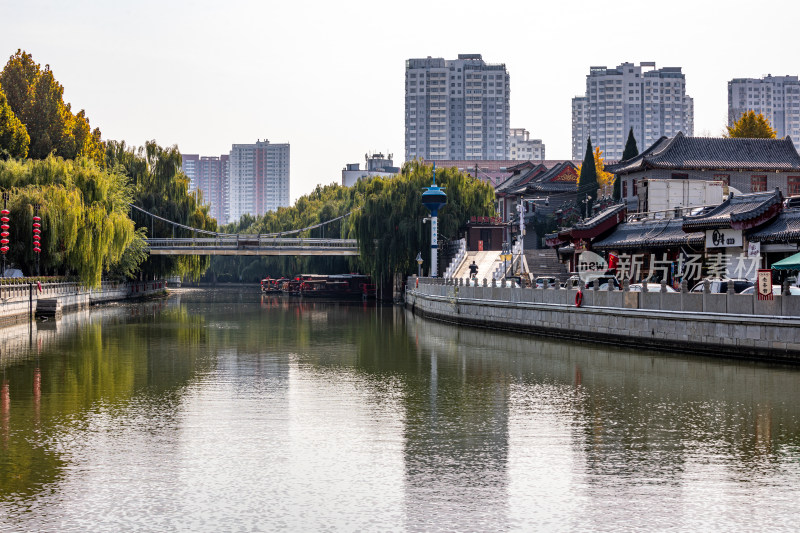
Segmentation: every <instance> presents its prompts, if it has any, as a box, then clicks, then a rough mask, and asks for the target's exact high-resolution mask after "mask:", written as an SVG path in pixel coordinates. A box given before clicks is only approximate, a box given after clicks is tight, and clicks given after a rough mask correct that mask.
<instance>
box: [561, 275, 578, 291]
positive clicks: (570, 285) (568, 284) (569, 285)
mask: <svg viewBox="0 0 800 533" xmlns="http://www.w3.org/2000/svg"><path fill="white" fill-rule="evenodd" d="M580 281H581V278H580V277H579V276H570V277H569V279H568V280H567V281H565V282H564V283H562V284H561V287H562V288H564V289H577V288H578V284H579V282H580Z"/></svg>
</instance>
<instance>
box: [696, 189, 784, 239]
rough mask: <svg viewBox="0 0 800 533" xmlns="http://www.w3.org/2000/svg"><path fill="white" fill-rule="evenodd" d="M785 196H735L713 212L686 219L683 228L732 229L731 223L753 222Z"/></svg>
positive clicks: (776, 193) (763, 193) (765, 193)
mask: <svg viewBox="0 0 800 533" xmlns="http://www.w3.org/2000/svg"><path fill="white" fill-rule="evenodd" d="M782 201H783V196H782V195H781V193H780V191H778V190H777V189H776V190H773V191H767V192H754V193H750V194H740V195H739V196H733V197H730V198H728V199H727V200H725V201H724V202H722V203H721V204H720V205H718V206H717V207H715V208H714V209H712V210H711V211H709V212H707V213H704V214H702V215H698V216H695V217H686V218H685V219H684V221H683V227H684V228H685V229H686V231H692V230H701V229H702V230H706V229H716V228H726V227H730V225H731V222H737V221H742V220H751V219H754V218H756V217H758V216H760V215H762V214H764V213H766V212H767V210H768V209H769V208H771V207H772V206H774V205H775V204H780V203H781V202H782Z"/></svg>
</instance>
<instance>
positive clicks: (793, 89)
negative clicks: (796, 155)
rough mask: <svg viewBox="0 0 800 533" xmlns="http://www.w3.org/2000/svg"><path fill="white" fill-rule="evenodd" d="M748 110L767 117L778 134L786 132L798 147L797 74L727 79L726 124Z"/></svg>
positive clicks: (799, 95)
mask: <svg viewBox="0 0 800 533" xmlns="http://www.w3.org/2000/svg"><path fill="white" fill-rule="evenodd" d="M748 111H755V112H756V113H761V114H762V115H764V117H765V118H766V119H767V120H769V123H770V126H772V128H773V129H774V130H775V133H776V134H777V137H778V138H781V139H782V138H784V137H786V136H787V135H788V136H790V137H791V138H792V142H793V143H794V146H795V148H797V149H798V150H800V81H798V78H797V76H772V75H767V76H765V77H764V78H761V79H756V78H735V79H733V80H731V81H729V82H728V126H733V124H734V122H736V121H737V120H739V118H740V117H741V116H742V115H743V114H744V113H746V112H748Z"/></svg>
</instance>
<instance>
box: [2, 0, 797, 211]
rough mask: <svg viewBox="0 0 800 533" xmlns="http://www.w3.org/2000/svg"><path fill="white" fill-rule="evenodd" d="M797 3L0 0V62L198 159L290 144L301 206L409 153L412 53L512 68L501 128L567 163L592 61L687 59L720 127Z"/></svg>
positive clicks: (786, 30) (136, 134) (779, 66)
mask: <svg viewBox="0 0 800 533" xmlns="http://www.w3.org/2000/svg"><path fill="white" fill-rule="evenodd" d="M798 15H800V2H797V1H796V0H795V1H788V0H787V1H760V2H752V1H751V2H742V1H726V2H717V1H714V2H710V1H704V0H694V1H683V0H676V1H671V2H644V1H630V2H629V1H625V2H613V1H609V2H598V1H595V2H584V1H576V0H573V1H567V0H562V1H560V2H533V1H526V2H502V1H493V2H478V1H460V2H455V1H450V2H438V1H436V0H427V1H417V0H404V1H402V2H401V1H397V2H391V3H390V2H380V1H371V2H367V1H359V2H348V1H346V0H342V1H339V2H333V1H322V2H316V1H306V2H293V1H285V0H284V1H281V2H274V1H269V0H264V1H252V2H244V1H214V2H210V1H206V0H200V1H194V2H189V1H182V2H170V1H168V0H158V1H156V0H144V1H139V2H124V3H123V2H117V1H113V0H105V1H99V0H98V1H91V0H70V1H64V0H55V1H42V0H24V1H21V0H13V1H12V0H0V58H2V64H5V61H6V58H7V57H9V56H11V55H12V54H13V53H14V52H16V50H17V49H18V48H22V49H23V50H26V51H28V52H30V53H32V54H33V57H34V59H35V60H36V61H37V62H39V63H41V64H43V65H44V64H50V66H51V68H52V70H53V72H54V74H55V76H56V79H58V80H59V81H60V82H61V83H62V84H63V85H64V87H65V92H64V97H65V100H66V101H68V102H71V103H72V108H73V110H74V111H77V110H79V109H86V112H87V114H88V116H89V118H90V120H91V123H92V126H99V127H100V129H101V131H102V132H103V138H104V139H124V140H125V141H126V142H128V143H129V144H135V145H141V144H142V143H144V141H146V140H148V139H155V140H156V141H157V142H158V143H160V144H162V145H171V144H177V145H178V146H179V148H180V150H181V152H183V153H200V154H201V155H219V154H222V153H227V152H228V151H229V150H230V146H231V144H233V143H252V142H255V141H256V140H257V139H265V138H266V139H269V140H270V141H272V142H289V143H291V151H292V152H291V198H292V201H294V200H295V199H296V198H297V197H299V196H301V195H303V194H305V193H307V192H309V191H310V190H311V189H313V188H314V186H315V185H317V184H318V183H323V184H327V183H331V182H340V181H341V169H342V167H343V166H344V165H345V163H356V162H358V163H362V166H363V163H364V153H365V152H368V151H373V152H374V151H381V152H390V153H393V154H394V157H395V163H396V164H400V163H402V159H403V154H404V145H403V142H404V141H403V127H404V123H403V112H404V103H403V101H404V90H403V83H404V68H405V63H404V62H405V60H406V59H408V58H411V57H426V56H433V57H444V58H447V59H454V58H455V57H456V56H457V54H459V53H479V54H483V58H484V60H486V61H487V62H490V63H505V64H506V68H507V69H508V72H509V74H510V76H511V126H512V127H524V128H527V129H528V130H529V131H530V132H531V135H532V136H533V137H536V138H541V139H542V140H543V141H544V143H545V145H546V148H547V157H548V158H549V159H561V158H569V157H570V156H571V153H570V152H571V149H570V142H571V118H572V117H571V108H570V103H571V98H572V97H573V96H575V95H578V94H582V93H583V92H584V87H585V79H586V74H588V72H589V66H591V65H606V66H609V67H614V66H616V65H618V64H619V63H622V62H624V61H631V62H635V63H639V62H641V61H655V62H656V64H657V66H658V67H665V66H679V67H683V71H684V73H685V74H686V89H687V93H688V94H689V95H690V96H692V97H693V98H694V102H695V134H696V135H701V134H713V135H718V134H720V133H721V131H722V129H723V127H724V126H725V123H726V121H727V81H728V80H730V79H731V78H734V77H760V76H762V75H765V74H768V73H771V74H773V75H786V74H790V75H798V74H800V53H799V52H800V36H799V34H798V30H797V28H798ZM642 148H643V147H641V146H640V149H642Z"/></svg>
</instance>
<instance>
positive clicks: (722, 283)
mask: <svg viewBox="0 0 800 533" xmlns="http://www.w3.org/2000/svg"><path fill="white" fill-rule="evenodd" d="M729 281H732V282H733V292H735V293H736V294H739V293H741V292H742V291H743V290H745V289H747V288H750V287H752V286H753V282H752V281H750V280H747V279H719V278H717V279H710V280H708V282H709V285H710V287H709V290H710V291H711V292H713V293H720V292H728V282H729ZM690 292H703V282H702V281H701V282H700V283H698V284H697V285H695V286H694V287H692V290H691V291H690Z"/></svg>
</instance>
